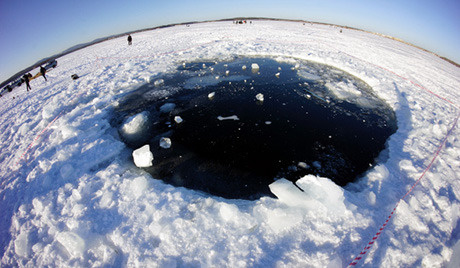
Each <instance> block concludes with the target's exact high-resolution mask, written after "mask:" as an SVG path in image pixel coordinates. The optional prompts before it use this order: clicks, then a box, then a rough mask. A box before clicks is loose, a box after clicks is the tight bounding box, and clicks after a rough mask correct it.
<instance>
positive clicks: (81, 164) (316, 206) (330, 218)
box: [0, 20, 460, 267]
mask: <svg viewBox="0 0 460 268" xmlns="http://www.w3.org/2000/svg"><path fill="white" fill-rule="evenodd" d="M247 26H248V27H243V26H242V27H239V26H238V27H236V26H235V25H234V24H232V22H231V21H221V22H207V23H200V24H194V25H193V27H186V26H182V25H177V26H174V27H166V28H161V29H156V30H151V31H145V32H139V33H136V43H138V44H142V45H137V46H132V47H130V48H129V49H126V40H125V37H120V38H116V39H112V40H108V41H105V42H102V43H99V44H96V45H93V46H90V47H86V48H84V49H81V50H78V51H76V52H73V53H71V54H68V55H66V56H62V57H60V58H58V59H57V61H58V62H59V64H58V66H57V67H56V68H55V69H53V70H52V74H53V76H50V77H49V79H48V82H46V83H45V81H44V80H43V79H35V80H32V81H31V87H32V88H33V89H34V90H32V91H30V92H26V90H25V88H24V87H20V88H18V89H16V90H15V91H13V92H11V93H8V94H5V95H4V96H3V97H2V98H0V137H1V141H2V142H1V143H0V178H1V184H0V211H1V212H0V256H1V262H0V266H1V267H16V266H20V267H43V266H51V267H56V266H57V267H69V266H75V267H101V266H108V267H120V266H121V267H124V266H127V267H138V266H139V267H343V266H346V265H348V264H349V263H350V262H352V261H353V259H354V258H355V257H357V256H359V254H360V252H361V251H362V249H363V248H364V247H365V246H367V245H368V243H369V241H371V240H372V237H373V235H374V234H375V233H376V232H378V231H379V228H380V227H381V226H382V224H384V223H385V220H386V219H387V217H388V215H389V214H390V212H391V211H392V209H393V208H394V207H395V205H396V204H397V203H398V201H400V199H401V198H402V197H403V196H404V194H405V193H406V192H407V191H408V190H409V189H410V188H411V187H412V185H413V184H414V183H415V182H416V181H417V180H418V179H419V178H421V179H420V181H419V183H418V184H417V185H416V186H415V187H414V188H413V190H412V191H411V192H410V194H409V195H407V196H405V198H404V199H403V200H401V201H400V202H399V203H398V204H399V206H398V207H397V209H396V210H395V212H394V215H393V216H392V218H391V220H390V221H389V222H388V224H387V225H386V226H385V229H384V230H383V231H382V232H381V234H380V236H379V238H378V239H377V240H376V242H375V243H374V244H373V246H372V248H371V249H370V250H368V251H367V253H366V254H365V255H363V256H362V259H361V260H359V262H358V265H360V266H363V267H457V266H458V263H459V258H458V255H459V252H460V250H459V243H460V242H459V239H460V236H459V230H460V213H459V211H460V184H459V183H458V179H459V174H460V141H459V137H460V133H459V128H458V127H455V125H456V119H457V118H458V115H459V109H458V103H460V93H459V91H458V89H459V88H460V69H459V68H458V67H456V66H454V65H452V64H450V63H448V62H446V61H444V60H442V59H440V58H438V57H437V56H435V55H434V54H431V53H428V52H426V51H423V50H420V49H418V48H415V47H412V46H410V45H407V44H404V43H401V42H398V41H395V40H392V39H388V38H384V37H381V36H378V35H374V34H371V33H367V32H362V31H357V30H352V29H348V30H347V32H346V34H337V29H336V28H334V27H330V26H327V25H320V24H310V23H306V24H305V25H304V24H303V23H301V22H286V21H267V20H260V21H257V22H256V23H253V24H251V25H250V27H249V25H247ZM305 36H308V42H307V41H306V39H305ZM158 40H161V42H158ZM325 40H327V42H326V41H325ZM95 55H97V57H96V56H95ZM251 55H264V56H267V57H273V58H274V59H276V60H279V61H285V60H290V61H295V60H296V59H302V60H310V61H316V62H320V63H323V64H327V65H331V66H334V67H337V68H339V69H342V70H344V71H345V72H348V73H350V74H353V75H354V76H356V77H358V78H360V79H361V80H363V81H364V82H366V83H367V84H369V85H370V86H371V87H372V88H373V90H374V93H375V94H376V95H378V96H379V97H380V98H382V99H383V100H385V101H386V102H387V103H388V104H389V105H390V106H391V107H392V108H393V109H394V110H395V112H396V116H397V121H398V130H397V132H396V133H395V134H393V135H392V136H391V137H390V139H389V140H388V142H387V149H386V150H385V151H384V153H382V155H381V156H380V158H379V163H378V164H377V165H376V166H374V167H372V168H371V169H370V170H369V172H367V173H366V174H363V175H362V177H361V178H359V179H358V180H357V181H356V182H355V183H352V184H349V185H347V186H346V187H344V188H341V187H338V186H337V185H335V184H334V183H333V182H332V181H331V180H329V179H328V178H321V177H317V176H315V174H313V175H308V176H305V177H303V178H299V180H298V181H297V182H296V185H294V184H292V183H291V182H289V181H287V180H284V179H279V180H277V181H275V182H273V184H271V185H270V188H271V189H272V191H273V193H274V194H275V195H276V196H277V197H278V198H272V197H263V198H260V199H258V200H255V201H248V200H226V199H223V198H217V197H214V196H211V195H208V194H204V193H201V192H197V191H193V190H188V189H187V188H184V187H173V186H171V185H168V184H165V183H164V182H162V181H160V180H157V179H155V178H152V177H151V176H150V175H149V174H148V173H146V172H145V171H144V170H143V169H142V168H137V167H136V166H134V165H133V164H132V160H131V159H132V158H131V153H132V149H129V148H127V147H126V145H125V144H124V143H123V142H122V141H121V139H125V138H126V137H128V136H130V135H134V134H135V133H138V132H139V131H142V130H144V129H146V127H147V129H148V124H147V123H148V121H149V120H147V118H148V115H147V114H142V113H141V114H138V115H134V116H133V117H130V118H127V119H126V121H125V122H124V125H123V127H122V129H123V130H121V129H120V130H117V129H114V128H113V127H112V125H111V122H109V118H111V116H110V115H111V114H112V113H113V110H114V109H116V108H117V105H116V104H117V102H118V100H120V98H121V97H122V96H123V95H125V94H126V93H129V92H132V91H134V90H136V89H137V88H139V87H140V86H141V85H144V84H145V83H146V81H150V80H152V81H151V82H153V83H154V85H152V88H151V90H152V91H154V92H156V91H159V92H160V91H161V94H162V95H164V96H170V95H169V94H168V92H165V91H167V90H168V87H167V86H165V85H164V83H162V82H160V81H157V82H154V81H153V80H154V79H150V78H152V77H157V74H159V73H168V72H173V71H175V68H176V67H177V66H179V65H181V64H182V63H184V62H196V61H199V62H203V61H207V60H209V61H216V60H228V58H229V57H234V56H237V57H239V56H241V57H249V56H251ZM293 65H295V63H294V62H293ZM249 67H251V69H252V70H256V68H255V66H247V68H248V71H249ZM242 68H244V67H242ZM298 69H299V68H298ZM257 71H258V70H257ZM291 71H292V70H283V74H284V73H287V72H291ZM294 71H295V72H301V75H302V76H304V77H307V78H308V79H310V80H311V82H312V83H323V82H324V83H326V82H327V81H321V79H320V75H319V74H317V73H315V72H314V71H313V70H302V69H299V70H297V69H296V70H294ZM277 72H278V71H275V72H273V74H271V75H272V76H273V78H275V74H276V73H277ZM73 73H76V74H78V75H80V79H78V80H75V81H73V80H71V79H70V77H69V74H73ZM50 75H51V72H50ZM224 78H225V79H230V76H229V77H224ZM224 78H222V79H224ZM207 79H208V78H203V81H198V82H199V83H198V82H197V83H198V85H200V86H201V83H208V82H209V83H215V80H216V79H215V78H214V77H212V81H211V79H209V81H208V80H207ZM232 79H233V78H232ZM235 79H236V78H235ZM238 79H239V80H241V79H245V78H241V77H238ZM275 79H276V78H275ZM219 81H226V80H219ZM189 82H190V81H189ZM192 82H194V83H195V82H196V81H192ZM228 82H231V81H230V80H228ZM328 87H329V88H330V90H331V92H333V93H334V94H335V95H336V96H337V98H340V99H342V100H343V101H347V100H352V101H355V102H356V103H359V104H360V105H363V106H365V105H370V104H366V103H362V100H361V99H360V93H359V92H357V91H356V90H355V89H354V88H353V86H352V85H351V84H347V83H346V82H344V83H342V84H336V85H334V84H329V85H328ZM199 88H200V87H195V84H193V87H191V88H190V89H187V90H200V89H199ZM171 90H172V89H171ZM13 97H14V99H13ZM205 97H206V96H205ZM218 97H219V95H218V93H217V94H216V95H215V98H217V99H218ZM210 98H211V99H212V96H211V97H210ZM312 98H313V96H312ZM141 99H142V96H141V98H140V101H142V100H141ZM217 99H216V100H217ZM171 101H172V100H171ZM264 105H265V104H264ZM324 105H329V104H328V103H325V104H324ZM161 110H162V112H163V114H162V115H161V116H174V112H173V110H174V104H173V103H172V102H171V103H168V104H167V105H166V106H163V107H162V108H161ZM229 113H230V115H231V111H229ZM216 116H217V115H216ZM238 116H239V117H241V118H243V117H244V115H243V114H238ZM238 116H231V117H222V118H221V119H222V120H238V119H239V118H238ZM302 116H308V115H302ZM170 120H171V122H173V121H172V120H173V118H172V117H171V119H170ZM261 120H262V121H261V122H264V121H265V120H264V119H263V118H262V119H261ZM179 121H180V120H179ZM186 121H187V118H184V122H186ZM176 122H177V121H176ZM177 123H179V122H177ZM219 123H220V124H224V123H225V124H234V123H236V122H233V121H230V122H227V121H225V122H219ZM238 123H242V121H241V122H238ZM174 125H176V124H174ZM183 125H184V124H182V125H181V126H183ZM272 126H273V125H271V126H267V128H271V127H272ZM330 134H331V135H332V136H334V134H335V133H330ZM164 135H167V134H164ZM124 136H126V137H124ZM159 137H161V136H159ZM146 143H147V142H146ZM146 143H142V144H146ZM142 144H141V145H142ZM143 148H144V147H143ZM438 148H439V150H438ZM144 149H145V148H144ZM147 149H148V148H147ZM147 149H145V150H144V151H143V152H142V153H139V155H138V154H137V153H136V156H133V157H134V161H136V162H138V163H136V165H138V166H148V165H151V164H152V162H151V161H152V159H153V156H152V155H151V152H150V150H149V149H148V150H147ZM160 150H162V151H164V150H166V149H160ZM160 152H161V151H160ZM261 153H263V152H261ZM435 157H436V158H435ZM434 158H435V160H434V161H433V162H432V160H433V159H434ZM136 159H137V160H136ZM299 161H302V160H301V159H299ZM318 161H320V160H319V159H318ZM139 162H141V163H139ZM318 163H319V162H318ZM431 163H432V164H431ZM302 166H305V165H303V164H300V163H299V167H302ZM427 167H428V169H427ZM196 168H199V167H196ZM425 169H427V170H426V173H423V172H424V171H425ZM422 174H424V175H423V177H421V176H422ZM175 179H177V180H178V181H181V180H183V179H184V178H180V177H178V178H175ZM300 189H302V190H300Z"/></svg>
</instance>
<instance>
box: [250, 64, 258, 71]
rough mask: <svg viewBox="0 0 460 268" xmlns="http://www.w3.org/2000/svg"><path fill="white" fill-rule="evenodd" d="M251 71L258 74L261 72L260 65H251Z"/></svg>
mask: <svg viewBox="0 0 460 268" xmlns="http://www.w3.org/2000/svg"><path fill="white" fill-rule="evenodd" d="M251 69H252V71H253V72H258V71H259V64H257V63H253V64H251Z"/></svg>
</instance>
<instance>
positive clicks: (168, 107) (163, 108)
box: [160, 103, 176, 113]
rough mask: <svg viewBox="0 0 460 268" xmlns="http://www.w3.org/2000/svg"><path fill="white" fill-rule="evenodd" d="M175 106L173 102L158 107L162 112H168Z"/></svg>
mask: <svg viewBox="0 0 460 268" xmlns="http://www.w3.org/2000/svg"><path fill="white" fill-rule="evenodd" d="M174 108H176V105H175V104H174V103H165V104H163V105H162V106H161V107H160V112H162V113H169V112H171V111H172V110H174Z"/></svg>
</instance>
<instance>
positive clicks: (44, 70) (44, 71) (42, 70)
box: [40, 66, 48, 81]
mask: <svg viewBox="0 0 460 268" xmlns="http://www.w3.org/2000/svg"><path fill="white" fill-rule="evenodd" d="M40 73H41V74H42V76H43V78H45V81H48V79H46V75H45V74H46V69H45V68H44V67H43V66H40Z"/></svg>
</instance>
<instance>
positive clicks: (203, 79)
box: [112, 58, 396, 199]
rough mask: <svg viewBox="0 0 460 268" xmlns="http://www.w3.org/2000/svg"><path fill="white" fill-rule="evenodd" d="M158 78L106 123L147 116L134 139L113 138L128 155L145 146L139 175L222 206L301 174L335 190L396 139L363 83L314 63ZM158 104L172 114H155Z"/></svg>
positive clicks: (200, 66)
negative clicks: (147, 160) (145, 162)
mask: <svg viewBox="0 0 460 268" xmlns="http://www.w3.org/2000/svg"><path fill="white" fill-rule="evenodd" d="M252 63H257V64H258V65H259V70H258V71H254V70H253V69H251V64H252ZM243 65H246V66H247V68H246V69H243V68H242V66H243ZM227 71H228V72H227ZM158 79H163V83H158V82H157V85H153V82H152V83H151V84H147V85H144V86H142V87H140V88H139V89H138V90H136V91H135V92H133V93H131V94H130V95H129V96H127V97H126V98H125V99H124V100H123V101H121V103H120V105H119V106H118V108H117V109H116V111H114V119H113V122H112V123H113V125H114V126H115V127H117V128H119V129H120V128H121V124H122V123H123V120H125V119H126V118H127V117H129V116H132V115H135V114H137V113H140V112H145V111H148V115H149V116H148V117H149V121H148V124H147V125H146V126H145V132H144V133H142V135H140V136H138V137H136V138H135V139H127V138H125V137H124V136H123V134H122V133H121V138H122V139H124V141H125V142H126V143H127V145H128V146H130V147H131V148H133V149H137V148H139V147H140V146H142V145H144V144H147V143H149V144H150V147H151V151H152V152H153V154H154V161H153V166H152V167H150V168H146V170H147V171H148V172H149V173H151V174H152V176H153V177H154V178H157V179H162V180H164V181H165V182H167V183H170V184H173V185H175V186H184V187H187V188H190V189H195V190H201V191H204V192H208V193H210V194H213V195H217V196H222V197H225V198H243V199H256V198H258V197H260V196H263V195H269V194H270V192H269V189H268V185H269V184H270V183H271V182H273V180H274V179H275V178H280V177H284V178H287V179H290V180H292V181H296V180H297V179H299V178H300V177H301V176H303V175H306V174H315V175H320V176H324V177H328V178H330V179H332V180H333V181H334V182H335V183H337V184H338V185H341V186H343V185H345V184H347V183H348V182H351V181H353V180H354V179H356V178H357V176H359V175H360V174H362V173H363V172H365V171H366V170H368V169H369V168H370V166H372V165H374V164H375V162H374V161H375V159H376V157H377V156H378V155H379V153H380V152H381V151H382V150H383V149H384V147H385V142H386V140H387V138H388V137H389V136H390V135H391V134H393V133H394V132H395V131H396V120H395V115H394V112H393V111H392V110H391V109H390V107H389V106H388V105H387V104H385V103H384V102H383V101H382V100H380V99H379V98H378V97H377V96H376V95H375V94H374V93H373V92H372V89H371V88H370V87H369V86H368V85H367V84H365V83H364V82H363V81H361V80H359V79H357V78H355V77H353V76H351V75H349V74H347V73H345V72H343V71H341V70H338V69H335V68H332V67H330V66H325V65H321V64H316V63H311V62H307V61H296V62H293V63H287V62H278V61H275V60H273V59H269V58H243V59H241V58H240V59H235V60H234V61H231V62H218V63H216V62H199V63H198V62H196V63H186V64H183V65H181V66H179V67H178V69H177V72H176V73H173V74H166V75H162V76H160V77H158V78H157V81H158ZM212 92H214V97H212V98H210V96H209V94H210V93H212ZM334 92H335V93H334ZM259 93H260V94H262V95H263V99H264V100H263V101H259V100H257V99H256V95H257V94H259ZM166 103H173V104H174V105H175V107H174V109H172V110H171V111H169V112H161V111H160V110H161V109H160V107H162V106H163V105H164V104H166ZM163 108H164V106H163ZM175 116H180V117H181V118H182V119H183V122H181V123H176V122H175V121H174V118H175ZM219 118H220V119H222V120H219ZM235 119H237V120H235ZM161 137H169V138H170V139H171V141H172V146H171V148H169V149H164V148H161V147H160V146H159V140H160V138H161Z"/></svg>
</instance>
